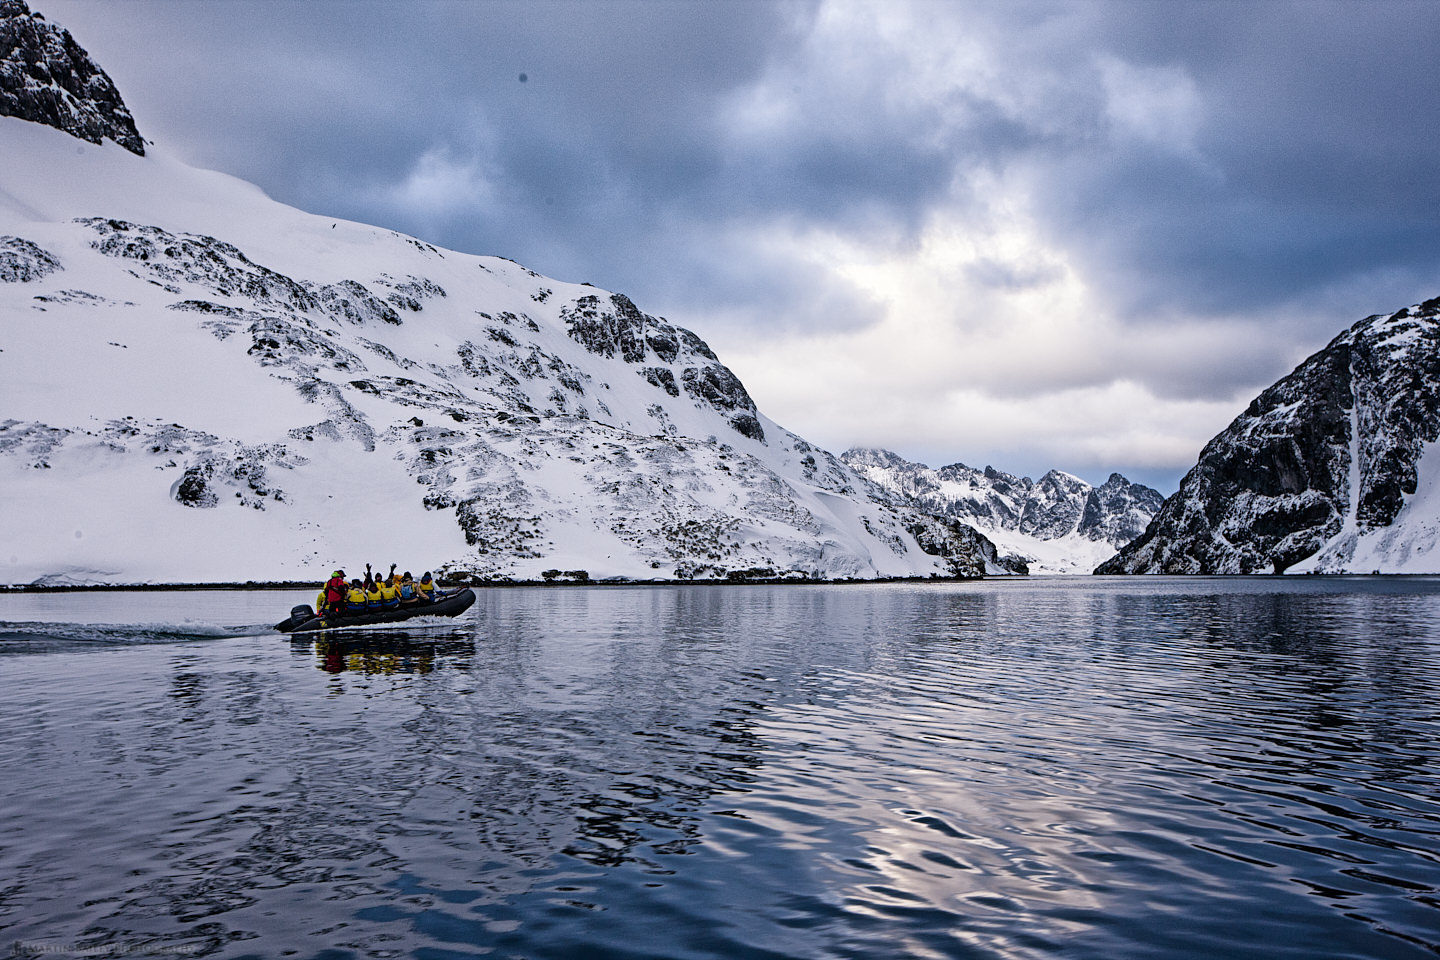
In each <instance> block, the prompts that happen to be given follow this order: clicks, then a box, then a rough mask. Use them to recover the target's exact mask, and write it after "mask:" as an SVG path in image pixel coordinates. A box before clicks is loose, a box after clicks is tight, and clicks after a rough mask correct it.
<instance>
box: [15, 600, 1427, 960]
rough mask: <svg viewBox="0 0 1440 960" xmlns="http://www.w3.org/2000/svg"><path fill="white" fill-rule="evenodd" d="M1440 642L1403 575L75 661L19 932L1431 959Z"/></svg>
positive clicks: (563, 950) (518, 609) (243, 944)
mask: <svg viewBox="0 0 1440 960" xmlns="http://www.w3.org/2000/svg"><path fill="white" fill-rule="evenodd" d="M276 606H278V607H280V608H282V609H283V605H282V604H276ZM0 609H3V608H0ZM1437 614H1440V584H1437V582H1436V581H1433V580H1399V579H1386V580H1331V579H1327V578H1305V579H1303V580H1260V579H1255V580H1223V579H1220V580H1207V579H1194V580H1190V579H1176V580H1154V581H1152V580H1106V579H1098V578H1092V579H1088V580H1068V581H1028V582H1014V583H979V584H937V585H887V586H873V587H870V586H864V587H862V586H855V587H831V588H811V587H776V588H769V587H735V588H724V587H721V588H716V587H696V588H673V589H565V590H491V591H482V592H481V595H480V598H479V600H478V601H477V605H476V611H475V616H474V619H473V620H466V621H461V622H459V623H456V624H453V625H446V626H444V627H437V628H431V629H429V630H423V631H408V630H407V631H398V632H397V631H390V630H383V631H373V632H372V631H366V632H360V633H354V634H352V633H349V632H342V633H340V634H336V635H333V636H324V637H319V636H317V637H316V638H314V639H313V640H300V639H294V640H291V639H284V638H280V637H277V636H275V635H273V634H271V635H267V636H246V637H232V638H225V639H214V638H210V639H205V640H197V641H194V642H188V643H179V642H176V643H154V644H148V645H132V644H127V643H123V642H118V641H116V642H113V643H111V645H110V646H107V647H104V648H103V649H99V648H92V649H88V650H87V652H84V653H73V652H64V650H61V651H60V652H55V651H56V649H58V648H54V647H44V648H43V649H45V650H47V651H49V652H48V653H46V654H45V655H43V656H42V655H36V656H30V657H25V656H12V657H9V658H7V659H6V660H5V661H4V666H5V669H6V671H7V676H8V678H9V679H11V681H12V682H11V683H9V684H6V685H3V686H0V718H3V719H5V720H6V721H7V722H6V723H5V724H3V725H0V761H3V764H4V766H5V768H6V769H10V770H15V771H23V774H24V775H23V776H14V777H10V778H7V779H6V780H5V781H4V785H3V786H0V801H3V802H4V804H5V809H7V810H18V811H23V815H22V816H18V817H11V818H8V819H7V820H6V821H4V822H0V877H6V878H13V879H11V880H6V881H0V891H3V895H0V926H4V927H6V928H8V929H7V933H8V934H9V935H10V936H11V938H12V939H14V940H18V941H23V942H26V943H55V942H59V941H62V940H63V941H64V942H65V943H70V944H78V945H81V946H84V947H110V948H116V949H119V948H121V947H126V946H127V945H128V946H129V947H133V946H134V945H135V944H137V943H140V944H144V945H148V946H149V947H150V948H158V947H165V948H167V949H170V948H180V947H183V948H185V949H195V950H198V951H200V952H201V953H205V954H210V955H216V956H235V957H242V956H245V957H248V956H271V955H277V954H279V953H281V952H283V951H285V950H294V951H296V952H297V953H298V954H299V955H302V956H320V955H325V956H337V957H338V956H377V957H378V956H390V955H394V954H395V953H397V952H398V953H401V954H410V955H416V956H435V957H442V956H443V957H452V956H474V955H492V956H493V955H500V956H524V957H569V956H586V957H617V958H618V957H626V958H640V957H646V958H650V957H737V956H745V957H872V956H886V957H888V956H943V957H957V956H958V957H997V958H999V957H1004V958H1027V957H1051V956H1064V957H1067V958H1068V957H1078V958H1092V957H1093V958H1097V960H1098V958H1111V957H1116V956H1140V955H1144V956H1149V957H1162V958H1169V957H1174V958H1182V957H1186V958H1188V957H1196V956H1214V957H1226V958H1232V957H1234V958H1261V957H1264V958H1267V960H1269V958H1274V957H1282V958H1294V960H1301V958H1305V960H1310V958H1313V957H1317V956H1326V957H1331V956H1334V957H1386V958H1391V957H1398V958H1405V957H1433V956H1434V954H1435V953H1436V952H1437V951H1440V936H1437V935H1436V933H1435V931H1436V930H1437V929H1440V857H1437V854H1436V852H1435V851H1436V849H1437V843H1436V840H1437V837H1440V803H1437V800H1436V798H1437V796H1440V747H1437V743H1440V740H1437V737H1436V734H1437V733H1440V709H1437V707H1436V704H1437V703H1440V696H1437V695H1440V629H1437V626H1436V625H1437V623H1440V618H1437ZM147 615H150V614H149V613H148V612H147ZM263 620H264V617H257V618H256V620H255V622H262V621H263ZM26 629H29V628H28V627H27V628H26ZM107 629H108V628H107ZM119 635H120V632H118V631H116V630H109V632H108V633H106V634H105V636H107V637H113V636H119ZM107 642H110V641H107ZM287 644H288V645H289V647H290V649H289V651H288V654H287V651H286V650H285V646H286V645H287ZM37 649H41V648H37Z"/></svg>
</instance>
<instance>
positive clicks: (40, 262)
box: [0, 237, 63, 283]
mask: <svg viewBox="0 0 1440 960" xmlns="http://www.w3.org/2000/svg"><path fill="white" fill-rule="evenodd" d="M60 269H63V268H62V267H61V266H60V260H59V258H57V257H56V256H55V255H54V254H53V253H50V252H48V251H45V250H41V249H40V248H39V247H38V246H36V245H35V244H33V243H31V242H30V241H29V240H25V239H22V238H20V237H0V283H28V282H29V281H31V280H39V279H40V278H41V277H45V276H49V275H50V274H52V273H54V272H55V271H56V270H60Z"/></svg>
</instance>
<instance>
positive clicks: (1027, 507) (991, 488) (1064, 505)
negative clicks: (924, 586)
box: [840, 448, 1164, 573]
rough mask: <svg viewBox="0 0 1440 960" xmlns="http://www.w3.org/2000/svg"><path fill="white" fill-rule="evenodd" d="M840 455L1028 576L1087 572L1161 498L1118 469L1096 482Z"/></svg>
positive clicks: (1133, 532)
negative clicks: (980, 537)
mask: <svg viewBox="0 0 1440 960" xmlns="http://www.w3.org/2000/svg"><path fill="white" fill-rule="evenodd" d="M840 459H841V460H842V461H844V462H845V463H846V464H847V465H848V466H850V467H852V468H853V469H854V470H855V471H856V472H858V473H860V474H861V475H863V476H865V477H866V478H867V479H869V480H870V481H872V482H873V483H875V484H877V485H879V486H880V487H882V488H884V489H886V490H889V491H891V492H893V493H894V494H895V495H897V496H901V497H904V498H905V499H906V500H907V501H909V502H910V503H912V504H914V505H915V507H916V508H917V509H919V510H921V511H924V512H926V513H934V514H938V515H940V516H945V517H951V518H953V519H956V520H959V521H961V522H963V523H965V524H967V525H969V526H971V527H974V528H975V529H976V530H979V531H980V532H982V533H984V534H985V536H986V537H987V538H988V539H990V540H991V541H993V542H994V543H995V545H996V547H997V548H998V549H999V551H1000V553H1001V554H1002V555H1004V556H1009V557H1011V558H1013V559H1016V560H1019V561H1023V562H1024V563H1025V564H1027V565H1028V567H1029V570H1030V572H1031V573H1089V572H1090V571H1092V570H1094V569H1095V567H1096V565H1098V564H1099V563H1100V562H1101V561H1103V560H1105V559H1106V558H1107V557H1110V556H1112V555H1114V552H1115V550H1116V548H1117V547H1121V546H1124V545H1125V544H1126V543H1129V542H1130V541H1131V540H1133V539H1134V538H1135V537H1137V536H1139V535H1140V533H1141V531H1143V530H1144V529H1145V526H1146V524H1148V523H1149V522H1150V518H1151V517H1152V516H1154V514H1155V511H1156V510H1158V509H1159V508H1160V504H1161V503H1162V502H1163V500H1164V498H1163V497H1162V496H1161V495H1160V494H1159V493H1158V492H1157V491H1155V490H1152V489H1150V488H1149V487H1146V486H1143V485H1141V484H1138V483H1131V482H1130V481H1128V480H1126V479H1125V478H1124V477H1122V476H1121V475H1120V474H1118V473H1112V474H1111V475H1110V479H1108V480H1106V481H1105V482H1104V483H1103V484H1101V485H1100V486H1098V487H1094V486H1091V485H1090V484H1088V483H1086V482H1085V481H1084V480H1081V479H1080V478H1079V477H1075V476H1072V475H1070V474H1068V473H1062V472H1061V471H1059V470H1051V471H1050V472H1049V473H1047V474H1045V475H1044V476H1043V477H1041V478H1040V479H1039V480H1031V479H1030V478H1029V477H1017V476H1015V475H1014V474H1009V473H1004V472H1002V471H1000V470H996V469H995V468H994V467H988V466H987V467H986V468H985V469H984V470H977V469H975V468H974V467H968V466H966V465H965V464H963V463H952V464H951V465H949V466H947V467H940V468H939V469H932V468H930V467H928V466H926V465H925V464H923V463H912V462H911V461H909V460H906V459H904V458H903V457H900V456H897V455H896V454H894V453H891V452H890V451H888V450H874V449H859V448H856V449H851V450H847V451H845V452H844V453H843V454H841V455H840Z"/></svg>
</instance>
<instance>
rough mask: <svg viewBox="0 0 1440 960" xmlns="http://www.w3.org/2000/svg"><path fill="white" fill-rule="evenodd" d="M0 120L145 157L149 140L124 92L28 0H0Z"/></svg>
mask: <svg viewBox="0 0 1440 960" xmlns="http://www.w3.org/2000/svg"><path fill="white" fill-rule="evenodd" d="M0 116H8V117H18V118H20V119H21V120H29V121H32V122H34V123H43V124H45V125H46V126H50V127H54V128H56V129H57V130H63V131H65V132H66V133H68V134H70V135H71V136H75V137H79V138H80V139H81V140H85V141H88V142H90V143H96V144H98V143H101V142H102V141H104V140H106V139H109V140H113V141H115V142H116V143H118V144H119V145H120V146H122V147H124V148H125V149H126V150H129V151H130V152H131V153H134V154H138V155H140V156H144V154H145V141H144V139H143V138H142V137H141V136H140V132H139V131H138V130H137V129H136V128H135V119H134V118H133V117H132V116H131V115H130V110H129V108H127V107H126V106H125V101H124V100H123V99H122V98H121V96H120V91H119V90H118V89H116V87H115V84H114V82H113V81H111V79H110V77H109V76H108V75H106V73H105V71H104V70H102V69H100V66H99V64H97V63H96V62H95V61H94V60H93V59H92V58H91V57H90V55H89V54H88V53H86V52H85V50H84V48H83V47H81V46H80V44H78V43H76V42H75V38H74V37H72V36H71V35H70V31H69V30H66V29H65V28H64V27H61V26H58V25H56V24H53V23H51V22H49V21H48V20H46V19H45V17H44V15H42V14H40V13H38V12H32V11H31V10H30V8H29V7H28V6H27V5H26V4H25V3H24V0H0Z"/></svg>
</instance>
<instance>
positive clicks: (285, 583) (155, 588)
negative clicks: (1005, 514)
mask: <svg viewBox="0 0 1440 960" xmlns="http://www.w3.org/2000/svg"><path fill="white" fill-rule="evenodd" d="M1092 576H1095V574H1083V573H1077V574H1040V575H1028V574H1009V575H1005V576H999V575H996V576H985V577H877V578H875V579H871V580H859V579H853V580H851V579H846V580H801V579H790V580H785V579H780V578H778V577H777V578H770V579H744V578H737V579H733V580H732V579H726V580H716V579H709V580H453V581H452V580H446V581H445V586H447V587H470V588H472V589H475V590H486V589H506V588H512V587H523V588H530V587H545V588H561V589H563V588H573V587H695V586H702V587H758V586H772V587H773V586H787V587H843V586H859V585H864V584H880V583H913V584H922V583H978V582H981V581H988V582H1010V581H1022V580H1037V579H1038V580H1045V579H1066V580H1072V579H1073V580H1080V579H1086V578H1088V577H1092ZM1104 576H1105V577H1106V578H1107V579H1108V578H1116V579H1121V578H1123V579H1126V580H1139V579H1171V578H1173V579H1194V580H1236V579H1243V580H1275V579H1280V580H1306V579H1313V578H1328V579H1337V580H1339V579H1367V580H1369V579H1397V580H1403V579H1423V578H1427V577H1437V576H1440V574H1437V573H1300V574H1288V575H1287V574H1282V575H1279V576H1278V577H1277V575H1276V574H1273V573H1248V574H1246V573H1187V574H1167V573H1131V574H1106V575H1104ZM320 586H321V584H320V582H319V581H317V580H247V581H245V582H244V583H239V582H230V583H95V584H88V583H87V584H33V583H13V584H0V594H5V593H103V592H115V593H145V592H157V593H159V592H172V591H185V590H317V589H319V588H320Z"/></svg>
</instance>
